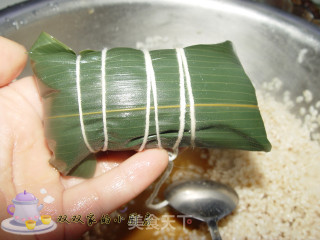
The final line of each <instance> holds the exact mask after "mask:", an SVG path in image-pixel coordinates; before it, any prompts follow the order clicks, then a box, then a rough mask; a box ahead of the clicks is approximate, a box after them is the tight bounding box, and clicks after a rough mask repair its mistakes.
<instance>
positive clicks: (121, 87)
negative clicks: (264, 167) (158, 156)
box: [30, 33, 271, 174]
mask: <svg viewBox="0 0 320 240" xmlns="http://www.w3.org/2000/svg"><path fill="white" fill-rule="evenodd" d="M103 53H105V55H104V54H103ZM149 54H150V58H148V57H147V56H148V52H143V51H140V50H136V49H132V48H113V49H109V50H107V51H106V50H104V51H103V52H102V51H92V50H85V51H82V52H80V53H79V55H77V54H75V53H74V52H73V51H72V50H71V49H70V48H69V47H67V46H66V45H64V44H63V43H61V42H59V41H58V40H56V39H54V38H53V37H52V36H50V35H49V34H46V33H42V34H41V35H40V36H39V38H38V39H37V41H36V42H35V44H34V45H33V47H32V48H31V51H30V57H31V63H32V68H33V71H34V73H35V75H36V77H37V79H38V84H39V88H40V92H41V95H42V98H43V102H44V106H45V131H46V137H47V139H48V142H49V146H50V148H51V150H52V151H53V152H54V156H53V158H52V160H51V163H52V164H53V165H54V166H56V167H57V168H58V170H59V171H61V172H62V173H63V174H67V173H68V172H69V171H70V170H71V169H72V168H73V167H75V166H77V165H78V164H79V163H80V162H81V161H83V159H85V158H86V157H87V156H88V155H90V154H91V152H92V151H100V150H102V149H103V148H104V147H105V144H107V147H108V150H114V151H122V150H138V149H140V147H141V145H143V144H144V142H145V141H146V145H145V148H156V147H163V148H169V149H170V148H173V147H174V146H179V147H187V146H195V147H203V148H234V149H243V150H250V151H270V149H271V145H270V143H269V141H268V139H267V135H266V132H265V128H264V124H263V121H262V118H261V115H260V112H259V108H258V105H257V99H256V95H255V89H254V87H253V85H252V83H251V81H250V79H249V78H248V76H247V75H246V73H245V71H244V70H243V68H242V66H241V63H240V61H239V59H238V57H237V56H236V54H235V52H234V50H233V47H232V44H231V42H229V41H227V42H224V43H220V44H212V45H195V46H190V47H186V48H184V49H180V50H176V49H166V50H154V51H150V52H149ZM184 56H185V58H184ZM146 64H147V65H148V66H149V67H150V66H151V70H150V68H149V67H148V68H146V66H147V65H146ZM148 69H149V70H148ZM152 69H153V71H152ZM147 71H148V74H147ZM153 72H154V78H152V73H153ZM188 76H190V79H189V78H188ZM148 79H149V80H148ZM148 81H149V83H148ZM183 85H184V87H182V86H183ZM104 87H105V88H104ZM103 89H105V92H104V91H103ZM149 90H150V91H149ZM148 96H149V98H148ZM155 96H157V98H155ZM148 99H149V100H150V101H149V100H148ZM184 99H185V101H184ZM192 100H193V101H192ZM148 101H149V103H150V108H149V105H148ZM184 104H186V107H185V108H184V107H181V106H184ZM184 110H185V114H184ZM148 111H150V114H149V115H148V116H149V121H147V113H148ZM183 116H184V118H183ZM146 126H148V127H146ZM146 129H147V130H148V131H146ZM146 132H147V133H148V134H147V135H145V133H146ZM179 133H180V135H179ZM179 136H181V141H177V139H179ZM145 137H147V138H145ZM105 139H107V141H106V140H105ZM193 143H194V145H193ZM90 150H91V151H90Z"/></svg>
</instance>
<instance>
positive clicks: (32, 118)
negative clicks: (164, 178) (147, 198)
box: [0, 37, 168, 240]
mask: <svg viewBox="0 0 320 240" xmlns="http://www.w3.org/2000/svg"><path fill="white" fill-rule="evenodd" d="M26 61H27V54H26V50H25V48H24V47H22V46H20V45H19V44H17V43H15V42H12V41H10V40H8V39H5V38H3V37H0V136H1V138H0V173H1V174H0V203H1V205H0V206H1V208H0V221H2V220H4V219H6V218H9V217H10V215H9V214H8V213H7V211H6V206H8V205H9V204H11V200H12V199H14V198H15V196H16V194H17V193H20V192H23V191H24V190H27V192H30V193H32V194H34V195H35V196H36V197H37V198H38V199H39V200H40V201H39V202H40V203H43V204H44V208H43V210H42V211H41V215H44V214H46V215H51V216H52V219H53V220H54V221H55V220H56V219H57V217H58V216H59V215H67V216H68V217H71V216H73V215H79V214H80V215H81V216H82V220H83V221H85V220H86V218H85V216H86V215H88V214H89V213H93V214H94V215H95V217H96V219H97V221H98V219H99V218H100V217H101V215H102V214H106V213H110V212H112V211H113V210H115V209H117V208H118V207H120V206H121V205H123V204H125V203H126V202H128V201H129V200H131V199H132V198H134V197H135V196H137V195H138V194H139V193H140V192H142V191H143V190H144V189H145V188H146V187H148V186H149V185H150V184H151V183H152V182H153V181H154V180H155V179H156V178H157V177H158V176H159V175H160V174H161V173H162V171H163V170H164V169H165V167H166V166H167V163H168V155H167V153H166V151H164V150H158V149H154V150H146V151H143V152H139V153H136V154H133V153H132V152H119V153H114V152H113V153H111V152H109V153H106V154H101V155H100V156H99V159H98V164H97V169H96V172H95V176H94V177H93V178H91V179H78V178H75V177H70V176H67V177H66V176H61V175H60V174H59V172H58V171H57V170H56V169H55V168H54V167H53V166H51V165H50V164H49V159H50V157H51V153H50V151H49V150H48V148H47V145H46V141H45V137H44V129H43V123H42V119H43V112H42V104H41V99H40V97H39V94H38V91H37V86H36V84H35V80H34V78H33V77H31V76H30V77H26V78H23V79H20V80H18V81H16V82H13V83H10V82H11V81H12V80H13V79H15V78H16V77H17V76H18V75H19V73H20V72H21V71H22V70H23V68H24V66H25V64H26ZM42 188H45V189H46V190H47V192H48V194H49V195H50V196H52V197H53V198H54V201H53V202H52V203H44V201H43V198H44V197H45V196H46V195H43V194H41V193H40V189H42ZM87 229H88V226H87V224H79V223H78V224H72V223H70V224H66V223H64V224H62V223H60V224H59V223H58V228H57V229H56V230H54V231H52V232H51V233H47V234H43V235H37V236H21V235H13V234H10V233H6V232H4V231H3V230H0V239H24V240H25V239H35V238H36V239H77V238H79V237H80V236H81V235H82V234H83V233H84V232H85V231H86V230H87Z"/></svg>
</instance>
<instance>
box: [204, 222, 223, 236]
mask: <svg viewBox="0 0 320 240" xmlns="http://www.w3.org/2000/svg"><path fill="white" fill-rule="evenodd" d="M207 224H208V227H209V230H210V234H211V238H212V240H222V239H221V236H220V233H219V229H218V224H217V221H216V220H210V221H208V222H207Z"/></svg>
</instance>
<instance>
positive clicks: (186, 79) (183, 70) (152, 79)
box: [76, 48, 196, 153]
mask: <svg viewBox="0 0 320 240" xmlns="http://www.w3.org/2000/svg"><path fill="white" fill-rule="evenodd" d="M142 52H143V55H144V59H145V69H146V75H147V77H146V80H147V94H146V95H147V99H146V115H145V116H146V117H145V131H144V137H143V141H142V144H141V146H140V148H139V150H138V151H142V150H143V149H145V146H146V144H147V141H148V137H149V127H150V112H151V93H152V96H153V103H154V104H153V105H154V106H153V107H154V115H155V127H156V136H157V141H158V148H162V144H161V138H160V126H159V117H158V96H157V84H156V76H155V72H154V68H153V64H152V58H151V55H150V52H149V51H148V50H143V51H142ZM106 58H107V48H104V49H103V50H102V51H101V102H102V120H103V133H104V144H103V146H102V147H101V149H98V150H95V149H93V148H92V146H91V145H90V143H89V141H88V138H87V135H86V130H85V125H84V120H83V111H82V97H81V74H80V73H81V69H80V67H81V55H77V58H76V89H77V98H78V108H79V121H80V128H81V133H82V137H83V141H84V143H85V145H86V147H87V148H88V150H89V151H90V152H92V153H96V152H98V151H107V149H108V129H107V114H106V113H107V109H106V105H107V103H106V88H107V86H106V85H107V83H106ZM176 58H177V62H178V68H179V87H180V116H179V131H178V136H177V140H176V142H175V144H174V145H173V147H172V150H173V151H176V150H177V149H178V148H179V145H180V143H181V141H182V138H183V133H184V131H185V121H186V119H185V115H186V107H187V101H186V89H185V86H186V87H187V93H188V99H189V106H190V125H191V129H190V133H191V146H193V147H194V146H195V144H194V142H195V129H196V118H195V104H194V97H193V93H192V86H191V77H190V73H189V67H188V62H187V58H186V55H185V51H184V49H183V48H177V49H176Z"/></svg>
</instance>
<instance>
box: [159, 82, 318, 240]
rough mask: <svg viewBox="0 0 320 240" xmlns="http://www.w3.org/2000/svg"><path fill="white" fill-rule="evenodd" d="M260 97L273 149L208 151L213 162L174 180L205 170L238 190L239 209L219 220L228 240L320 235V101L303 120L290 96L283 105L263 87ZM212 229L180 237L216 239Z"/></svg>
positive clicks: (202, 173)
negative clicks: (294, 111) (267, 151)
mask: <svg viewBox="0 0 320 240" xmlns="http://www.w3.org/2000/svg"><path fill="white" fill-rule="evenodd" d="M265 87H268V86H265ZM269 87H270V86H269ZM278 87H279V86H278ZM309 92H310V91H309ZM309 92H306V91H304V95H306V96H307V97H304V100H305V102H308V101H310V94H309ZM285 95H288V94H285ZM257 96H258V101H259V107H260V110H261V114H262V117H263V120H264V123H265V127H266V130H267V133H268V138H269V140H270V142H271V143H272V151H271V152H269V153H264V152H247V151H236V150H214V149H211V150H209V152H206V151H203V153H202V154H204V156H203V158H206V156H205V155H206V154H207V153H209V157H208V161H209V162H208V164H209V166H212V167H209V168H207V169H199V168H198V167H197V166H196V165H195V166H189V169H192V168H194V169H195V170H196V171H189V174H187V173H188V171H185V170H184V169H181V170H177V171H175V173H174V175H173V176H172V179H171V181H176V180H179V179H188V178H190V177H197V175H200V176H201V177H205V178H210V179H212V180H215V181H219V182H222V183H225V184H228V185H230V186H232V187H233V188H234V189H235V190H236V192H237V193H238V195H239V199H240V201H239V205H238V208H237V209H236V211H235V212H234V213H233V214H232V215H230V216H228V217H226V218H225V219H223V220H221V221H220V223H219V227H220V233H221V235H222V238H223V239H225V240H228V239H230V240H231V239H234V240H235V239H236V240H241V239H250V240H251V239H253V240H257V239H268V240H269V239H270V240H271V239H272V240H276V239H277V240H278V239H279V240H280V239H290V240H293V239H297V240H298V239H299V240H301V239H305V240H306V239H310V240H311V239H320V145H319V142H318V140H319V138H315V139H314V140H311V135H312V134H315V133H316V132H317V131H318V130H319V129H318V128H319V120H320V115H319V114H318V112H317V110H316V109H318V110H319V107H320V104H318V105H319V106H313V107H312V108H310V109H313V111H311V110H310V111H308V112H306V113H305V116H307V115H309V117H304V121H301V120H300V119H298V118H296V117H295V116H294V115H293V114H291V113H290V112H289V108H290V107H291V106H290V105H291V103H290V101H291V100H290V98H287V99H286V100H285V102H286V103H285V104H283V103H280V102H277V101H276V100H275V99H274V98H273V97H272V96H271V95H269V94H264V95H263V96H262V94H261V93H260V92H258V93H257ZM302 97H303V94H302ZM299 101H300V100H299ZM300 102H302V101H300ZM315 105H317V104H315ZM315 111H316V114H314V112H315ZM312 114H313V115H314V116H312ZM314 124H316V125H314ZM316 136H317V135H316ZM196 172H197V173H196ZM169 232H170V230H169V229H164V230H162V231H158V232H156V233H155V236H157V238H158V239H165V238H164V237H163V236H164V235H169V236H170V233H169ZM176 232H177V231H176ZM208 234H209V233H208V231H207V229H206V228H205V227H204V228H202V230H201V229H200V230H187V231H182V230H181V231H180V232H179V236H175V237H174V239H179V237H180V238H181V239H188V238H190V239H210V238H209V235H208Z"/></svg>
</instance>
